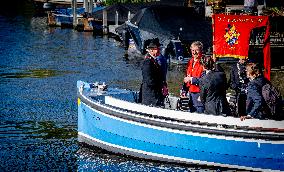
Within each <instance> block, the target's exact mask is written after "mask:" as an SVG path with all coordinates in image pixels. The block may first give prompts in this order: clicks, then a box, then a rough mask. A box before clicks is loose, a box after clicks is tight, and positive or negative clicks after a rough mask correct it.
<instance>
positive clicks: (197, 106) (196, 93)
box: [184, 41, 204, 113]
mask: <svg viewBox="0 0 284 172" xmlns="http://www.w3.org/2000/svg"><path fill="white" fill-rule="evenodd" d="M190 50H191V54H192V58H191V59H190V60H189V61H188V63H187V70H186V77H185V78H184V83H185V84H186V87H187V88H188V91H189V96H190V99H191V101H192V103H193V106H194V109H193V110H192V112H197V113H203V112H204V105H203V104H202V103H201V100H200V89H199V79H200V77H201V75H202V72H203V70H204V68H203V66H202V64H201V62H200V60H201V58H202V56H203V53H202V52H203V44H202V43H201V42H200V41H195V42H193V43H192V44H191V46H190Z"/></svg>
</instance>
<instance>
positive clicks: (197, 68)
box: [186, 58, 203, 93]
mask: <svg viewBox="0 0 284 172" xmlns="http://www.w3.org/2000/svg"><path fill="white" fill-rule="evenodd" d="M193 61H194V58H192V59H190V60H189V61H188V63H187V70H186V75H187V76H188V75H189V76H191V77H194V78H200V77H201V74H202V72H203V66H202V65H201V63H200V61H199V60H198V61H197V62H196V63H195V65H194V67H193V66H192V64H193ZM186 86H187V87H189V91H190V92H193V93H199V92H200V89H199V86H198V85H194V84H190V83H189V82H188V83H187V84H186Z"/></svg>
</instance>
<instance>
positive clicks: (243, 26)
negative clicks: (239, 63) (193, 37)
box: [212, 14, 270, 79]
mask: <svg viewBox="0 0 284 172" xmlns="http://www.w3.org/2000/svg"><path fill="white" fill-rule="evenodd" d="M212 18H213V54H214V55H215V56H216V57H234V58H248V51H249V41H250V33H251V31H252V30H253V29H254V28H258V27H266V33H265V36H264V47H263V53H264V68H265V76H266V78H267V79H270V41H269V18H268V16H251V15H225V14H214V15H213V16H212Z"/></svg>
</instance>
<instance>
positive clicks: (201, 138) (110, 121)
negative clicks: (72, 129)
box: [77, 81, 284, 171]
mask: <svg viewBox="0 0 284 172" xmlns="http://www.w3.org/2000/svg"><path fill="white" fill-rule="evenodd" d="M77 90H78V140H79V142H83V143H86V144H89V145H92V146H96V147H100V148H102V149H106V150H108V151H111V152H115V153H120V154H125V155H131V156H134V157H139V158H145V159H150V160H160V161H167V162H176V163H186V164H200V165H207V166H218V167H225V168H234V169H242V170H252V171H284V121H274V120H258V119H246V120H244V121H241V120H240V119H239V118H234V117H223V116H213V115H205V114H196V113H189V112H186V111H180V110H176V107H175V104H176V100H177V98H175V97H170V103H171V106H169V107H168V108H157V107H150V106H145V105H142V104H139V103H136V100H137V92H135V91H131V90H126V89H119V88H107V87H106V85H105V84H98V83H87V82H83V81H78V82H77Z"/></svg>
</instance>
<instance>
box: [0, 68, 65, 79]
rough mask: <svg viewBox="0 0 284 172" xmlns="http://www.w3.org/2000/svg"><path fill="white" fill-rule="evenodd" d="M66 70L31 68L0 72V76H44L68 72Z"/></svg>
mask: <svg viewBox="0 0 284 172" xmlns="http://www.w3.org/2000/svg"><path fill="white" fill-rule="evenodd" d="M68 73H70V72H68V71H66V72H65V71H56V70H50V69H32V70H27V71H22V72H20V71H15V72H13V71H11V72H9V73H6V72H0V78H46V77H53V76H58V75H64V74H68Z"/></svg>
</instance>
